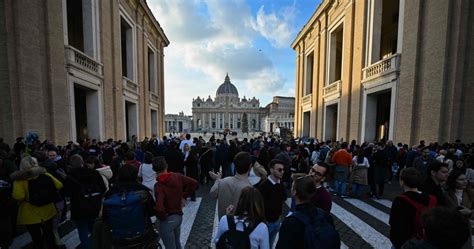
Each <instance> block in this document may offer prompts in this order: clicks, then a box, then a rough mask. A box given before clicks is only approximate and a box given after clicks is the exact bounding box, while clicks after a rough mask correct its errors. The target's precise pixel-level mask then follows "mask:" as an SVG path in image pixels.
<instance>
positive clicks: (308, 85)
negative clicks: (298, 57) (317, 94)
mask: <svg viewBox="0 0 474 249" xmlns="http://www.w3.org/2000/svg"><path fill="white" fill-rule="evenodd" d="M313 61H314V52H311V53H310V54H309V55H308V56H306V58H305V78H304V85H305V87H304V93H303V96H305V95H308V94H311V93H313Z"/></svg>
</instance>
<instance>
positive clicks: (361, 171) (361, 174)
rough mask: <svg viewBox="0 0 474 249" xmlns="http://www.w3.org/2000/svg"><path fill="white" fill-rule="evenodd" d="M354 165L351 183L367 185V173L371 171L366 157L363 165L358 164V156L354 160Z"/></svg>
mask: <svg viewBox="0 0 474 249" xmlns="http://www.w3.org/2000/svg"><path fill="white" fill-rule="evenodd" d="M352 165H353V167H352V175H351V182H353V183H357V184H362V185H367V184H368V180H367V172H368V170H369V162H368V160H367V158H365V157H364V162H363V163H358V162H357V156H355V157H354V159H353V160H352Z"/></svg>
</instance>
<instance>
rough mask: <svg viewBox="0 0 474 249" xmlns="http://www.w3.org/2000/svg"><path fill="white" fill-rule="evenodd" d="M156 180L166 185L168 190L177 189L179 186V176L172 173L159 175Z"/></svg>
mask: <svg viewBox="0 0 474 249" xmlns="http://www.w3.org/2000/svg"><path fill="white" fill-rule="evenodd" d="M156 180H157V181H158V182H159V183H161V184H163V185H166V186H168V187H170V188H174V187H178V186H179V183H180V181H179V174H176V173H173V172H166V173H164V174H161V175H159V176H158V177H157V178H156Z"/></svg>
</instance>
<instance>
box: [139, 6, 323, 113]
mask: <svg viewBox="0 0 474 249" xmlns="http://www.w3.org/2000/svg"><path fill="white" fill-rule="evenodd" d="M147 2H148V5H149V6H150V8H151V10H152V11H153V14H154V15H155V17H156V19H157V20H158V22H159V23H160V25H161V26H162V27H163V29H164V31H165V33H166V35H167V37H168V39H169V40H170V42H171V44H170V45H169V46H168V47H167V48H165V71H164V75H165V112H166V113H178V112H180V111H184V112H185V114H188V115H191V105H192V99H193V98H196V97H198V96H200V97H206V98H207V96H209V95H210V96H211V98H214V97H215V93H216V90H217V87H218V86H219V85H220V84H221V83H222V82H223V81H224V77H225V74H226V73H229V77H230V79H231V81H232V83H233V84H234V85H235V86H236V87H237V89H238V91H239V96H240V97H241V98H243V97H244V96H245V97H247V98H248V97H256V98H258V99H260V105H261V106H265V105H266V104H268V103H270V101H271V99H272V96H276V95H280V96H294V93H295V90H294V89H295V83H294V82H295V71H296V68H295V61H296V56H295V51H294V50H293V49H291V46H290V45H291V42H293V40H294V38H295V37H296V34H297V33H298V32H299V31H300V30H301V28H302V27H303V25H304V24H305V23H306V22H307V21H308V19H309V18H310V17H311V15H312V14H313V12H314V11H315V9H316V7H317V5H318V4H319V2H320V1H314V0H313V1H309V0H294V1H288V0H281V1H280V0H275V1H271V0H253V1H252V0H148V1H147Z"/></svg>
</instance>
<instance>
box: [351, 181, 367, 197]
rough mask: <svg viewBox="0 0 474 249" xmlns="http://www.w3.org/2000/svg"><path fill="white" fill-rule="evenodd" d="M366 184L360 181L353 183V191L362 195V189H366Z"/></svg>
mask: <svg viewBox="0 0 474 249" xmlns="http://www.w3.org/2000/svg"><path fill="white" fill-rule="evenodd" d="M364 187H365V185H362V184H359V183H354V182H353V183H352V193H353V194H355V195H357V196H360V191H362V190H363V189H364Z"/></svg>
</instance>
